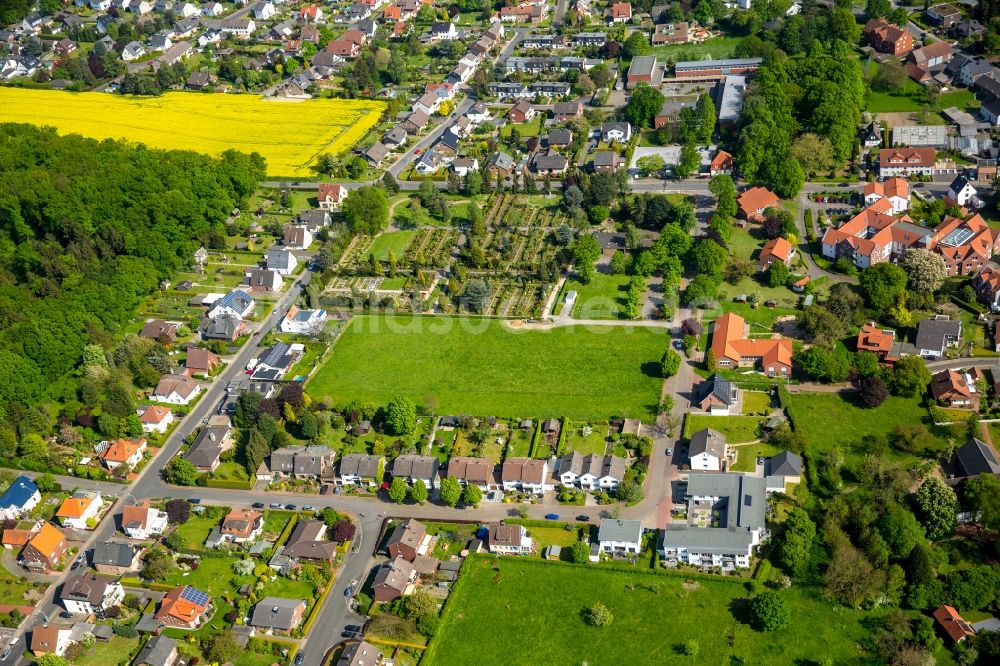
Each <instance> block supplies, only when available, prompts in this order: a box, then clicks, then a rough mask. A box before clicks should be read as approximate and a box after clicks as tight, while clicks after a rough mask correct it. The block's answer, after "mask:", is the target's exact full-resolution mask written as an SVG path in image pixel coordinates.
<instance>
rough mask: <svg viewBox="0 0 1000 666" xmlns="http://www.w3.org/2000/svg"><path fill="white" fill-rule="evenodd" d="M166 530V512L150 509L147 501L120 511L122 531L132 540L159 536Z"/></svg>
mask: <svg viewBox="0 0 1000 666" xmlns="http://www.w3.org/2000/svg"><path fill="white" fill-rule="evenodd" d="M166 528H167V514H166V512H165V511H160V510H158V509H154V508H152V507H150V505H149V500H143V501H142V502H141V503H139V504H130V505H128V506H126V507H125V508H124V509H122V531H123V532H125V534H126V535H128V536H129V537H130V538H132V539H149V538H150V537H154V536H159V535H160V534H163V530H165V529H166Z"/></svg>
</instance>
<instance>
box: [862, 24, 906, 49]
mask: <svg viewBox="0 0 1000 666" xmlns="http://www.w3.org/2000/svg"><path fill="white" fill-rule="evenodd" d="M864 36H865V37H866V38H867V39H868V43H869V44H871V46H872V48H873V49H875V50H876V51H878V52H879V53H888V54H890V55H897V56H902V55H906V54H907V53H909V52H910V51H912V50H913V35H911V34H910V31H909V30H907V29H906V28H897V27H896V26H894V25H892V24H891V23H889V22H888V21H886V20H885V19H870V20H869V21H868V23H867V24H865V28H864Z"/></svg>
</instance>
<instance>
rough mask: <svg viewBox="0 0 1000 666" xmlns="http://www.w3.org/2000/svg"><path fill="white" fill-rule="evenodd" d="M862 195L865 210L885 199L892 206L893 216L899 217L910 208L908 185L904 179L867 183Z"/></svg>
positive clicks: (897, 178)
mask: <svg viewBox="0 0 1000 666" xmlns="http://www.w3.org/2000/svg"><path fill="white" fill-rule="evenodd" d="M863 194H864V197H865V207H866V208H868V207H871V206H874V205H875V204H876V203H878V202H879V201H880V200H882V199H887V200H888V201H889V203H890V204H892V214H893V215H901V214H903V213H905V212H906V211H907V210H909V208H910V184H909V183H908V182H907V181H906V179H904V178H899V177H895V178H889V179H887V180H885V181H875V182H872V183H868V184H867V185H865V188H864V192H863Z"/></svg>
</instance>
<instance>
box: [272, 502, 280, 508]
mask: <svg viewBox="0 0 1000 666" xmlns="http://www.w3.org/2000/svg"><path fill="white" fill-rule="evenodd" d="M271 508H272V509H280V508H281V504H280V503H278V502H271Z"/></svg>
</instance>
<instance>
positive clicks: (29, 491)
mask: <svg viewBox="0 0 1000 666" xmlns="http://www.w3.org/2000/svg"><path fill="white" fill-rule="evenodd" d="M37 492H38V486H36V485H35V482H34V481H32V480H31V479H29V478H28V477H26V476H24V475H23V474H22V475H21V476H19V477H17V478H16V479H14V481H13V483H11V484H10V487H9V488H7V490H5V491H4V493H3V495H0V508H4V509H6V508H8V507H17V508H21V507H23V506H24V505H25V504H27V502H28V500H30V499H31V497H32V496H33V495H34V494H35V493H37Z"/></svg>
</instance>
